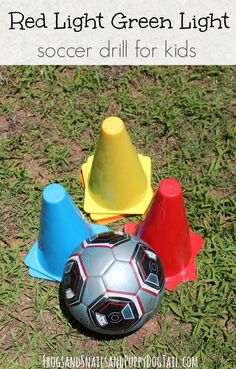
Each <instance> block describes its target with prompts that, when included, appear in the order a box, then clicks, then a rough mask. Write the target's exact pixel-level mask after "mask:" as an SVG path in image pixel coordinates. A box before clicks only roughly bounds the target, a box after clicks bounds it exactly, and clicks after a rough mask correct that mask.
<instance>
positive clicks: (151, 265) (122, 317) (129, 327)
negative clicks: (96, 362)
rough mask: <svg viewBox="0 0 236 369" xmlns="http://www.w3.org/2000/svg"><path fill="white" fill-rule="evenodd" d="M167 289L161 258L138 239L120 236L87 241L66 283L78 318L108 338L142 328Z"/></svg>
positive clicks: (74, 256)
mask: <svg viewBox="0 0 236 369" xmlns="http://www.w3.org/2000/svg"><path fill="white" fill-rule="evenodd" d="M164 285H165V277H164V272H163V267H162V265H161V262H160V259H159V258H158V256H157V254H156V253H155V252H154V251H153V250H152V249H151V248H150V246H148V245H147V244H146V243H145V242H143V241H142V240H140V239H138V238H137V237H134V236H130V235H127V234H124V233H120V232H105V233H101V234H99V235H96V236H94V237H92V238H89V239H87V240H86V241H84V242H83V243H82V245H80V246H79V247H77V248H76V249H75V250H74V252H73V254H72V255H71V256H70V257H69V259H68V260H67V262H66V265H65V270H64V276H63V281H62V288H63V295H64V298H65V301H66V304H67V306H68V308H69V310H70V312H71V313H72V315H73V316H74V318H75V319H76V320H78V321H79V322H80V323H81V324H83V325H85V326H86V327H87V328H89V329H91V330H93V331H96V332H99V333H104V334H124V333H129V332H132V331H135V330H136V329H138V328H140V327H141V326H142V325H143V324H144V323H145V322H146V321H147V320H149V319H150V318H151V317H152V315H153V314H154V313H155V312H156V311H157V308H158V306H159V304H160V302H161V300H162V297H163V294H164V290H165V286H164Z"/></svg>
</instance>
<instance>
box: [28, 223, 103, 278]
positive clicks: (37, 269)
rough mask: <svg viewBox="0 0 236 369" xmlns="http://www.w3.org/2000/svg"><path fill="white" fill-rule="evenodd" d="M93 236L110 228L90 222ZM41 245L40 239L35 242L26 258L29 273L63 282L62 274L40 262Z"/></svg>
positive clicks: (33, 275) (32, 275)
mask: <svg viewBox="0 0 236 369" xmlns="http://www.w3.org/2000/svg"><path fill="white" fill-rule="evenodd" d="M90 226H91V237H92V236H95V235H96V234H98V233H102V232H107V231H108V228H107V227H105V226H102V225H98V224H90ZM38 251H39V245H38V241H36V242H35V243H34V245H33V246H32V248H31V250H30V252H29V253H28V255H27V256H26V257H25V259H24V264H25V265H26V266H27V267H29V275H30V276H31V277H34V278H41V279H46V280H49V281H52V282H61V281H62V276H58V275H54V274H53V273H50V272H49V271H48V270H46V269H45V268H44V267H43V266H42V265H41V263H40V261H39V257H38Z"/></svg>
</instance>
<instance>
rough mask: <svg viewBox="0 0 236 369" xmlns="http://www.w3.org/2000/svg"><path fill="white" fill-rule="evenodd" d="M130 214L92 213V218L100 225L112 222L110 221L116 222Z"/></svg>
mask: <svg viewBox="0 0 236 369" xmlns="http://www.w3.org/2000/svg"><path fill="white" fill-rule="evenodd" d="M129 215H130V214H127V215H126V214H123V215H122V214H118V215H114V214H93V213H92V214H90V218H91V219H92V220H93V221H94V222H96V223H97V224H100V225H106V224H110V223H114V222H116V221H118V220H122V219H125V218H127V217H128V216H129Z"/></svg>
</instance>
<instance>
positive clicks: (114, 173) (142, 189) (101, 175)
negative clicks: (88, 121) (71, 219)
mask: <svg viewBox="0 0 236 369" xmlns="http://www.w3.org/2000/svg"><path fill="white" fill-rule="evenodd" d="M82 172H83V177H84V183H85V201H84V210H85V211H86V212H87V213H92V214H98V215H97V217H99V218H100V214H101V218H100V219H102V217H104V218H108V217H110V216H111V215H112V214H118V215H123V214H143V213H144V212H145V210H146V208H147V207H148V205H149V203H150V201H151V199H152V196H153V191H152V188H151V160H150V158H149V157H147V156H143V155H138V154H137V152H136V150H135V147H134V146H133V145H132V143H131V140H130V137H129V135H128V133H127V131H126V129H125V126H124V123H123V122H122V120H121V119H119V118H117V117H110V118H107V119H105V120H104V121H103V123H102V126H101V134H100V138H99V141H98V144H97V148H96V151H95V154H94V156H90V157H89V158H88V160H87V163H86V164H85V165H83V167H82Z"/></svg>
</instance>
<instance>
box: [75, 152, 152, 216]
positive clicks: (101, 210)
mask: <svg viewBox="0 0 236 369" xmlns="http://www.w3.org/2000/svg"><path fill="white" fill-rule="evenodd" d="M138 158H139V160H140V163H141V165H142V168H143V171H144V173H145V176H146V178H147V183H148V185H147V189H146V192H145V194H144V196H143V198H142V200H141V201H139V203H138V204H136V205H134V206H132V207H130V208H125V209H116V210H112V209H109V208H106V207H103V206H101V205H99V204H98V203H96V201H95V200H94V199H93V198H92V196H91V195H90V193H89V186H88V182H89V175H90V172H91V168H92V162H93V156H90V157H89V158H88V160H87V163H85V164H83V165H82V175H83V176H82V178H81V181H82V183H83V182H84V187H85V198H84V210H85V211H86V213H92V214H104V218H108V217H109V216H110V215H111V214H118V215H123V214H144V213H145V211H146V209H147V207H148V206H149V204H150V201H151V199H152V197H153V194H154V192H153V189H152V187H151V159H150V158H149V157H148V156H143V155H141V154H138Z"/></svg>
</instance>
